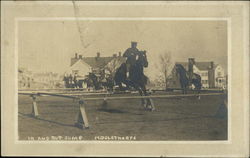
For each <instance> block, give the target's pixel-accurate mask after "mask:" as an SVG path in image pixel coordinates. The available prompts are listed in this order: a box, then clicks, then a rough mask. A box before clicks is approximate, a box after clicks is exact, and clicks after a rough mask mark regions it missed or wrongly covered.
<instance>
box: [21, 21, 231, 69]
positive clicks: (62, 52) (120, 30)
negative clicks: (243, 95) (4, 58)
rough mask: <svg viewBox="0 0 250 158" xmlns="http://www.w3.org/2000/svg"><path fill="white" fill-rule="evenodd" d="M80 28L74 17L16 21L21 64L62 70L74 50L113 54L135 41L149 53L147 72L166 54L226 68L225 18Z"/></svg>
mask: <svg viewBox="0 0 250 158" xmlns="http://www.w3.org/2000/svg"><path fill="white" fill-rule="evenodd" d="M79 27H80V28H81V29H80V30H81V33H79V31H78V27H77V23H76V22H75V21H22V22H19V29H18V34H19V38H18V42H19V45H18V55H19V66H20V67H25V68H28V69H30V70H32V71H54V72H59V73H63V72H64V71H65V70H66V68H67V67H69V66H70V58H71V57H74V54H75V53H78V54H82V55H83V56H95V55H96V52H100V53H101V56H111V55H112V54H114V53H118V52H119V51H121V52H122V53H123V52H124V51H125V50H126V49H127V48H128V47H130V42H131V41H137V42H138V49H140V50H147V52H148V61H149V68H148V70H147V71H148V72H151V71H152V70H154V69H155V63H157V61H158V56H159V54H161V53H165V52H171V54H172V58H173V62H176V61H187V59H188V58H189V57H194V58H195V60H196V61H214V62H215V64H221V65H222V66H223V68H225V69H227V24H226V22H225V21H170V20H168V21H80V22H79ZM80 35H81V36H82V37H83V42H81V40H80ZM88 45H89V46H88ZM84 47H86V48H84ZM154 72H155V71H154Z"/></svg>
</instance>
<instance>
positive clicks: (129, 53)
mask: <svg viewBox="0 0 250 158" xmlns="http://www.w3.org/2000/svg"><path fill="white" fill-rule="evenodd" d="M138 53H139V50H138V49H137V48H128V49H127V50H126V51H125V52H124V54H123V57H126V58H127V61H126V62H127V63H128V64H131V65H133V64H134V63H135V61H136V56H137V55H138Z"/></svg>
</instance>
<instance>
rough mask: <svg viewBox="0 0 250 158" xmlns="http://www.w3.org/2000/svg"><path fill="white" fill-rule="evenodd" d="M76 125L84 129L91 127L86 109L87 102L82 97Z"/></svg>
mask: <svg viewBox="0 0 250 158" xmlns="http://www.w3.org/2000/svg"><path fill="white" fill-rule="evenodd" d="M75 125H76V126H77V127H80V128H82V129H88V128H89V121H88V118H87V113H86V111H85V103H84V101H83V100H82V99H80V100H79V112H78V114H77V122H76V123H75Z"/></svg>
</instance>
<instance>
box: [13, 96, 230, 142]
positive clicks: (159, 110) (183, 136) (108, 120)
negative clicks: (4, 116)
mask: <svg viewBox="0 0 250 158" xmlns="http://www.w3.org/2000/svg"><path fill="white" fill-rule="evenodd" d="M153 100H154V104H155V107H156V111H153V112H150V111H145V110H143V107H142V106H141V104H140V100H139V99H120V100H112V101H108V107H107V109H105V110H103V109H102V108H101V104H102V101H101V100H94V101H87V106H86V112H87V116H88V120H89V124H90V128H89V129H84V130H82V129H79V128H77V127H75V126H74V123H75V122H76V116H77V112H78V110H79V107H78V102H77V101H74V100H72V99H66V98H58V97H51V96H46V97H39V98H38V99H37V103H38V111H39V116H38V118H33V117H32V116H31V115H30V113H31V110H32V100H31V98H30V97H29V96H23V95H19V100H18V102H19V105H18V135H19V140H30V139H33V138H34V139H35V140H37V139H39V138H43V139H44V138H46V137H47V138H48V139H50V140H51V137H52V136H56V137H58V136H62V137H63V139H64V140H65V139H66V136H67V139H68V138H69V139H70V136H77V137H81V139H82V140H95V137H96V136H109V137H111V136H121V137H122V136H133V137H136V140H139V141H140V140H145V141H148V140H152V141H154V140H162V141H165V140H227V135H228V131H227V116H226V117H217V116H215V114H216V113H217V112H218V111H220V110H219V109H221V107H223V106H224V105H223V98H222V96H202V97H201V99H200V100H198V99H197V98H196V97H187V98H181V99H180V98H158V99H153Z"/></svg>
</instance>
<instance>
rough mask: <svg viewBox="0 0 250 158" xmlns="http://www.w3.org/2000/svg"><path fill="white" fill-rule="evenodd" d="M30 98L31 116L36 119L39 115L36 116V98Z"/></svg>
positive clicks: (33, 96)
mask: <svg viewBox="0 0 250 158" xmlns="http://www.w3.org/2000/svg"><path fill="white" fill-rule="evenodd" d="M31 98H32V101H33V102H32V113H31V115H32V116H34V117H37V116H38V115H39V114H38V109H37V103H36V96H35V95H31Z"/></svg>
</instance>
